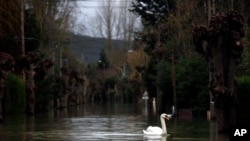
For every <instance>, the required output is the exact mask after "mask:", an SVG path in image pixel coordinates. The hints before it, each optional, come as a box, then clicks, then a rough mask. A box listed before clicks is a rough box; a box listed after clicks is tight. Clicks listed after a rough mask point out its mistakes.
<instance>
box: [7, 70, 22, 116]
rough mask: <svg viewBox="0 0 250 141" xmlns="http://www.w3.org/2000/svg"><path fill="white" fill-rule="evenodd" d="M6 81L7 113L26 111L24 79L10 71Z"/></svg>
mask: <svg viewBox="0 0 250 141" xmlns="http://www.w3.org/2000/svg"><path fill="white" fill-rule="evenodd" d="M6 83H7V87H6V94H5V96H4V106H5V108H4V111H5V113H6V114H22V113H24V112H25V107H26V91H25V90H26V88H25V83H24V81H23V80H22V79H21V78H19V77H18V76H17V75H15V74H12V73H10V74H9V75H8V78H7V82H6Z"/></svg>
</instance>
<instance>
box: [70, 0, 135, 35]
mask: <svg viewBox="0 0 250 141" xmlns="http://www.w3.org/2000/svg"><path fill="white" fill-rule="evenodd" d="M128 1H129V2H132V0H111V2H112V4H113V6H114V8H119V5H118V4H119V3H120V2H128ZM101 7H102V0H78V2H77V9H76V11H75V13H76V14H75V15H74V19H75V23H76V28H74V32H75V33H77V34H84V35H89V36H93V35H92V33H91V31H90V30H88V29H90V28H91V22H93V19H94V17H95V16H96V13H97V11H98V9H100V8H101ZM83 26H84V28H83Z"/></svg>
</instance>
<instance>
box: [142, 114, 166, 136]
mask: <svg viewBox="0 0 250 141" xmlns="http://www.w3.org/2000/svg"><path fill="white" fill-rule="evenodd" d="M165 119H167V120H169V116H168V115H167V114H165V113H163V114H161V116H160V120H161V127H162V128H160V127H157V126H149V127H148V128H147V129H146V130H143V133H144V135H167V127H166V123H165Z"/></svg>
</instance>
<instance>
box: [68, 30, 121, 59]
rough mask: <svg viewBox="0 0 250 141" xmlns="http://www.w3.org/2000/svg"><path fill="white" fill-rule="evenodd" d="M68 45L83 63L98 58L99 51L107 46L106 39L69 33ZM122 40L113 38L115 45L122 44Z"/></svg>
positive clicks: (119, 45)
mask: <svg viewBox="0 0 250 141" xmlns="http://www.w3.org/2000/svg"><path fill="white" fill-rule="evenodd" d="M70 42H71V43H70V47H71V50H72V51H73V53H75V55H76V56H77V57H78V58H79V59H80V60H82V61H83V62H85V63H93V62H96V61H98V60H99V58H100V52H101V50H102V49H103V48H106V47H107V39H105V38H95V37H90V36H85V35H79V34H73V33H72V34H71V40H70ZM122 43H123V42H122V40H113V45H114V46H115V47H121V46H122Z"/></svg>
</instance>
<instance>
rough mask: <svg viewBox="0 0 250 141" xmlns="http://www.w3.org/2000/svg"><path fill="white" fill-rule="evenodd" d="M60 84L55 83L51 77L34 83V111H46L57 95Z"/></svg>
mask: <svg viewBox="0 0 250 141" xmlns="http://www.w3.org/2000/svg"><path fill="white" fill-rule="evenodd" d="M60 88H61V83H60V82H58V83H56V82H55V80H54V79H53V77H52V76H50V77H48V78H45V79H44V80H41V81H36V91H35V95H36V110H37V111H47V110H48V106H49V103H50V102H51V101H52V100H53V99H54V98H55V97H56V96H57V95H58V94H59V91H60Z"/></svg>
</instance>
